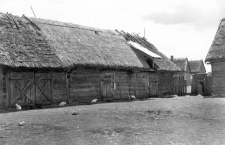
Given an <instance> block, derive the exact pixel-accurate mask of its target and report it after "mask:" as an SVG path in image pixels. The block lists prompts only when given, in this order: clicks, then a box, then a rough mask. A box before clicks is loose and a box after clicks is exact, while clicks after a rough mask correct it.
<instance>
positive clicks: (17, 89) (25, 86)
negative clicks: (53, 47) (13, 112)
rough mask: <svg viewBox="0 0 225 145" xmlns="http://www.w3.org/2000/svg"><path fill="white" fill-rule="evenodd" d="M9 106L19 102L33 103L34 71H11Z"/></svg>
mask: <svg viewBox="0 0 225 145" xmlns="http://www.w3.org/2000/svg"><path fill="white" fill-rule="evenodd" d="M8 87H9V88H8V91H7V92H8V103H9V106H13V105H15V104H16V103H18V104H21V105H23V104H33V103H34V102H35V97H34V73H33V72H11V73H10V75H9V83H8Z"/></svg>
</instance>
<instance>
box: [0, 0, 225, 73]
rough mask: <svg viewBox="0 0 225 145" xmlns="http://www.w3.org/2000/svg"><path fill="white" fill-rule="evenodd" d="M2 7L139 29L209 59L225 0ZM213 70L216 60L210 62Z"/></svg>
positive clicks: (57, 1)
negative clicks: (212, 62)
mask: <svg viewBox="0 0 225 145" xmlns="http://www.w3.org/2000/svg"><path fill="white" fill-rule="evenodd" d="M0 3H1V4H0V10H1V12H10V13H12V14H14V15H19V16H21V15H22V14H25V15H26V16H30V17H33V16H34V15H33V13H32V11H31V8H30V6H32V7H33V9H34V12H35V14H36V16H37V17H38V18H44V19H52V20H57V21H62V22H72V23H75V24H80V25H86V26H90V27H97V28H103V29H112V30H115V29H118V30H124V31H127V32H130V33H139V34H140V36H144V28H145V37H146V38H147V39H148V41H149V42H151V43H152V44H154V45H155V46H156V47H157V48H158V49H159V50H160V51H161V52H163V53H164V54H165V55H166V56H168V57H170V55H174V57H175V58H176V57H187V58H188V59H189V60H196V59H203V60H204V59H205V57H206V55H207V52H208V50H209V48H210V45H211V43H212V41H213V38H214V36H215V33H216V30H217V27H218V25H219V22H220V20H221V19H222V18H223V17H225V1H224V0H35V1H34V0H0ZM206 67H207V70H208V71H209V70H210V66H209V65H206Z"/></svg>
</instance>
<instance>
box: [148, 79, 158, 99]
mask: <svg viewBox="0 0 225 145" xmlns="http://www.w3.org/2000/svg"><path fill="white" fill-rule="evenodd" d="M157 94H158V79H157V78H156V77H154V78H152V77H149V96H151V97H155V96H157Z"/></svg>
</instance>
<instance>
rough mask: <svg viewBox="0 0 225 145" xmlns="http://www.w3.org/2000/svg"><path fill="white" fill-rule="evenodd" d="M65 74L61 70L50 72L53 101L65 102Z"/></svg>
mask: <svg viewBox="0 0 225 145" xmlns="http://www.w3.org/2000/svg"><path fill="white" fill-rule="evenodd" d="M66 78H67V75H66V73H63V72H52V98H53V102H54V103H59V102H67V99H68V95H69V92H68V90H67V79H66Z"/></svg>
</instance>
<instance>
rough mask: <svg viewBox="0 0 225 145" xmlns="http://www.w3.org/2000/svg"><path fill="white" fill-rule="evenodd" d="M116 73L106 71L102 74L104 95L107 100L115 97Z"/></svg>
mask: <svg viewBox="0 0 225 145" xmlns="http://www.w3.org/2000/svg"><path fill="white" fill-rule="evenodd" d="M113 85H114V74H112V73H106V74H104V75H103V76H102V96H103V99H105V100H111V99H113Z"/></svg>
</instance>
